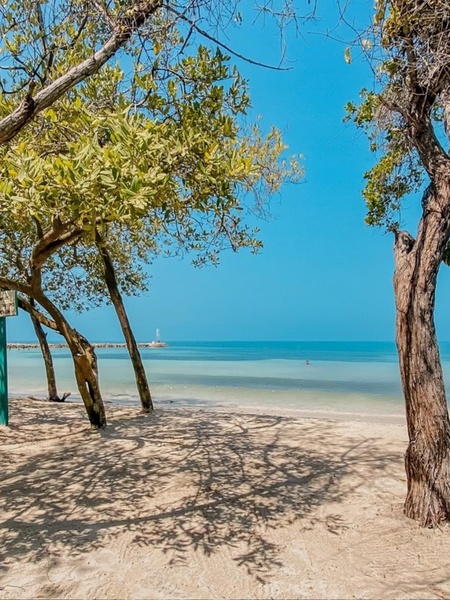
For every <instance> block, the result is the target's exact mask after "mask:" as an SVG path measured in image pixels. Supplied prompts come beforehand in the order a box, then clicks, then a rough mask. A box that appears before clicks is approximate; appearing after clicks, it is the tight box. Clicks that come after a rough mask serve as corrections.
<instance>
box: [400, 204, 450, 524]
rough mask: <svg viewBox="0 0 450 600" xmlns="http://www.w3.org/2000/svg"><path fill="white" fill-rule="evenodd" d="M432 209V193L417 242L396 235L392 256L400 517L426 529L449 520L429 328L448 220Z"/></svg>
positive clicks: (437, 368) (440, 404) (447, 467)
mask: <svg viewBox="0 0 450 600" xmlns="http://www.w3.org/2000/svg"><path fill="white" fill-rule="evenodd" d="M441 205H442V204H441ZM437 207H439V198H436V193H435V192H434V196H432V197H428V200H427V203H426V206H425V208H424V214H423V217H422V219H421V222H420V225H419V231H418V236H417V240H414V239H413V238H412V237H411V236H410V235H409V234H407V233H404V232H402V233H399V234H398V235H397V237H396V242H395V252H394V253H395V275H394V289H395V300H396V308H397V323H396V340H397V348H398V354H399V363H400V374H401V379H402V385H403V392H404V396H405V403H406V419H407V425H408V434H409V445H408V448H407V451H406V456H405V467H406V475H407V482H408V490H407V497H406V501H405V513H406V515H407V516H408V517H411V518H413V519H415V520H417V521H419V522H420V524H421V525H422V526H426V527H433V526H435V525H437V524H439V523H440V522H442V521H444V520H447V519H449V518H450V422H449V415H448V409H447V402H446V394H445V387H444V379H443V375H442V367H441V361H440V356H439V347H438V343H437V339H436V332H435V326H434V306H435V289H436V278H437V274H438V270H439V266H440V263H441V261H442V256H443V252H444V249H445V247H446V244H447V241H448V238H449V233H450V217H449V210H448V209H447V210H444V211H442V210H437Z"/></svg>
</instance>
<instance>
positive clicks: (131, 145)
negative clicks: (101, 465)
mask: <svg viewBox="0 0 450 600" xmlns="http://www.w3.org/2000/svg"><path fill="white" fill-rule="evenodd" d="M227 60H228V59H227V57H224V56H223V55H222V54H221V52H220V51H217V52H215V53H213V52H211V51H210V50H208V49H206V48H202V47H200V48H199V49H198V53H197V55H196V56H188V57H185V58H183V59H182V60H181V61H179V62H178V63H177V64H173V65H172V68H171V70H170V76H168V75H167V74H166V73H165V74H164V81H163V83H164V85H161V86H159V85H156V83H155V80H154V77H153V76H152V75H151V74H148V75H146V76H145V77H143V76H141V77H140V78H139V79H137V78H136V81H135V82H134V87H133V89H132V93H133V97H134V99H135V102H134V103H133V104H132V105H131V106H130V103H129V102H128V101H127V96H126V95H124V94H121V93H117V94H116V95H115V96H114V95H111V94H109V96H108V98H109V101H108V102H106V104H105V103H104V102H103V101H102V98H104V97H105V96H104V95H101V94H99V88H101V87H102V86H106V88H105V89H108V90H109V89H110V86H111V85H113V86H114V82H116V83H117V82H119V81H120V80H121V71H120V69H119V68H118V67H115V68H111V69H110V70H109V71H108V70H105V69H104V70H103V71H102V73H101V74H98V75H97V76H96V78H95V79H94V80H91V81H90V82H86V83H85V84H84V85H83V86H81V87H80V88H79V89H78V90H76V91H72V92H71V95H70V96H69V97H67V98H65V99H64V100H60V102H59V104H58V106H56V105H55V107H54V108H52V109H49V110H48V111H46V112H45V113H43V114H42V115H41V117H40V118H38V119H36V120H35V122H34V123H33V124H32V126H30V128H29V129H28V130H27V132H26V134H25V135H24V136H20V137H18V138H17V140H15V141H14V143H11V144H10V145H9V147H8V148H4V149H3V154H2V163H1V165H0V208H1V215H0V231H2V232H3V236H4V237H3V239H4V244H3V245H4V247H5V249H6V248H14V247H15V246H17V247H18V248H19V254H20V253H22V254H23V253H24V254H23V255H22V254H20V256H19V257H18V258H15V259H14V260H9V259H8V260H7V261H6V262H4V264H3V269H2V268H1V265H0V274H1V273H2V272H3V273H4V277H3V278H0V287H12V288H13V289H17V290H18V291H20V292H21V293H23V294H26V295H28V296H30V297H31V298H33V299H34V300H35V301H36V302H38V303H39V304H40V306H41V307H42V308H43V309H44V310H45V311H46V312H47V313H48V315H49V316H50V318H51V319H52V320H53V322H54V323H55V324H56V327H57V328H58V330H59V331H60V332H61V334H62V335H64V337H65V338H66V341H67V343H68V345H69V348H70V350H71V352H72V357H73V361H74V366H75V374H76V379H77V384H78V388H79V391H80V394H81V396H82V398H83V400H84V402H85V405H86V409H87V411H88V414H89V418H90V419H91V423H92V424H93V426H95V427H102V426H104V424H105V422H106V421H105V419H104V409H103V402H102V398H101V394H100V388H99V384H98V371H97V364H96V358H95V352H94V351H93V348H92V346H90V344H88V342H87V340H86V339H85V338H83V336H81V335H80V334H79V333H78V332H76V331H75V330H73V329H72V328H71V327H70V325H69V324H68V322H67V320H66V319H65V317H64V315H63V314H62V312H61V310H60V309H59V308H58V307H57V305H56V303H55V298H54V297H53V299H52V298H50V296H49V293H48V291H46V290H50V291H53V295H54V292H55V284H54V283H53V284H50V282H51V281H52V278H54V277H55V274H54V272H52V271H51V270H49V268H48V267H49V265H50V264H51V261H52V260H54V259H55V257H56V256H57V255H58V252H61V251H63V250H64V249H67V248H68V247H72V248H74V249H76V248H77V247H78V246H79V245H80V244H81V245H83V246H85V247H86V248H88V247H89V246H90V245H93V246H95V247H96V249H100V253H101V257H102V260H103V264H104V265H105V259H106V261H108V258H107V256H108V252H106V250H107V244H108V237H109V236H111V235H113V234H118V232H120V231H121V230H122V231H129V232H134V233H135V235H137V234H140V235H141V236H142V232H145V236H146V237H148V238H150V240H152V242H151V243H152V244H154V243H155V242H158V243H163V244H164V241H163V240H166V241H169V243H170V240H175V241H176V243H180V242H182V243H183V244H184V245H185V246H186V247H188V248H191V249H193V250H196V251H198V252H201V251H204V252H203V254H202V256H201V260H204V259H206V258H213V259H214V258H215V253H216V252H217V250H218V249H220V248H221V247H222V246H223V245H224V244H229V245H231V247H233V248H234V249H238V248H239V247H245V246H247V247H250V248H253V249H257V248H258V247H259V246H260V242H259V240H257V238H256V237H255V232H254V231H252V230H250V229H249V228H248V227H247V226H246V225H245V221H244V216H245V210H244V209H245V208H246V207H248V201H247V200H246V197H248V196H249V195H253V196H254V197H255V198H256V201H257V203H261V202H264V201H265V199H266V198H267V196H270V194H271V193H274V192H276V191H277V190H278V189H279V187H280V186H281V185H282V183H283V182H284V181H286V180H289V179H291V178H294V179H295V178H296V177H297V176H298V174H299V167H298V165H297V162H296V161H295V160H292V161H291V162H290V163H286V162H285V161H283V160H282V159H281V154H282V152H283V151H284V149H285V146H284V145H283V143H282V141H281V138H280V134H279V133H278V132H277V131H275V130H272V131H271V132H270V133H269V134H268V135H267V136H265V137H264V136H262V135H261V134H260V133H259V131H258V129H257V128H256V127H253V128H252V130H251V131H249V132H246V131H245V130H244V131H243V129H242V127H241V126H240V125H239V122H238V117H239V115H241V114H244V113H245V111H246V108H247V107H248V103H249V98H248V94H247V91H246V86H245V83H244V82H243V80H242V79H241V78H240V76H239V74H238V73H237V72H236V71H235V70H230V68H229V67H228V65H227ZM138 93H140V94H141V98H140V99H139V102H137V97H138ZM34 128H36V129H37V131H38V132H39V135H33V134H34ZM25 150H26V152H25ZM15 236H16V237H17V238H19V239H20V240H21V243H20V244H19V243H17V244H10V245H9V246H8V240H9V239H11V238H15ZM23 240H28V241H27V243H25V244H24V243H23ZM111 247H113V246H111ZM74 264H75V265H76V266H80V265H79V263H78V261H77V260H75V263H74ZM108 271H109V268H108ZM87 272H89V271H87ZM113 285H114V283H113ZM110 289H111V288H110Z"/></svg>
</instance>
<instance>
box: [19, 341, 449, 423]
mask: <svg viewBox="0 0 450 600" xmlns="http://www.w3.org/2000/svg"><path fill="white" fill-rule="evenodd" d="M448 351H450V345H448V347H445V348H444V350H443V358H444V360H445V359H449V358H450V352H448ZM97 354H98V358H99V368H100V383H101V387H102V392H103V395H104V399H105V400H109V401H113V402H120V403H129V402H132V403H137V402H138V398H137V394H136V390H135V385H134V379H133V371H132V368H131V365H130V361H129V359H128V355H127V353H126V350H125V349H124V348H113V349H109V348H108V349H98V350H97ZM141 354H142V358H143V361H144V365H145V369H146V371H147V374H148V378H149V381H150V383H151V387H152V393H153V396H154V398H155V402H156V404H158V403H160V404H166V403H171V404H173V403H175V404H176V405H195V406H199V407H200V406H212V405H239V406H243V407H251V406H253V407H256V406H259V407H272V408H283V409H294V410H295V409H301V410H332V411H343V412H355V413H382V414H401V413H402V412H403V404H402V396H401V388H400V381H399V374H398V365H397V356H396V352H395V346H394V344H392V343H382V342H376V343H375V342H371V343H368V342H357V343H355V342H248V343H245V342H234V343H233V342H214V343H213V342H208V343H201V342H195V343H194V342H190V343H188V342H173V343H170V345H169V347H167V348H154V349H149V348H143V349H142V350H141ZM53 356H54V360H55V368H56V372H57V378H58V387H59V391H60V393H62V392H64V391H71V392H72V396H71V397H72V399H78V398H79V396H78V395H77V393H76V391H77V390H76V385H75V380H74V377H73V373H72V362H71V358H70V354H69V352H68V350H66V349H58V350H54V351H53ZM444 366H445V372H446V375H447V376H448V379H449V380H450V362H449V361H448V360H445V362H444ZM8 372H9V392H10V394H11V395H30V394H31V395H35V396H45V395H46V383H45V374H44V369H43V363H42V359H41V356H40V352H39V350H37V349H27V350H10V351H9V353H8Z"/></svg>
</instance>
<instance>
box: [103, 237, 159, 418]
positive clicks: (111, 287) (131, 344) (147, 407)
mask: <svg viewBox="0 0 450 600" xmlns="http://www.w3.org/2000/svg"><path fill="white" fill-rule="evenodd" d="M97 236H98V234H97ZM97 247H98V250H99V253H100V256H101V258H102V261H103V265H104V267H105V282H106V285H107V286H108V291H109V295H110V297H111V302H112V303H113V306H114V308H115V310H116V314H117V317H118V319H119V323H120V326H121V328H122V332H123V335H124V338H125V342H126V344H127V348H128V353H129V355H130V359H131V363H132V365H133V369H134V376H135V379H136V386H137V389H138V393H139V398H140V400H141V405H142V412H144V413H149V412H150V411H152V410H153V401H152V396H151V393H150V387H149V385H148V381H147V375H146V373H145V369H144V365H143V364H142V359H141V355H140V353H139V348H138V346H137V343H136V339H135V337H134V335H133V331H132V329H131V325H130V322H129V320H128V316H127V313H126V310H125V306H124V304H123V300H122V296H121V294H120V292H119V288H118V286H117V279H116V275H115V271H114V265H113V262H112V260H111V257H110V255H109V252H108V250H107V248H106V247H105V245H104V244H103V242H102V240H101V239H100V237H99V236H98V240H97Z"/></svg>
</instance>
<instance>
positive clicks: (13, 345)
mask: <svg viewBox="0 0 450 600" xmlns="http://www.w3.org/2000/svg"><path fill="white" fill-rule="evenodd" d="M92 345H93V346H94V347H95V348H126V347H127V346H126V344H124V343H115V342H97V343H94V344H92ZM49 346H50V348H68V346H67V344H49ZM138 346H139V348H154V347H155V346H154V345H152V342H140V343H138ZM30 348H31V349H33V348H39V344H31V343H30V344H19V343H16V342H12V343H10V344H8V349H9V350H28V349H30Z"/></svg>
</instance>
